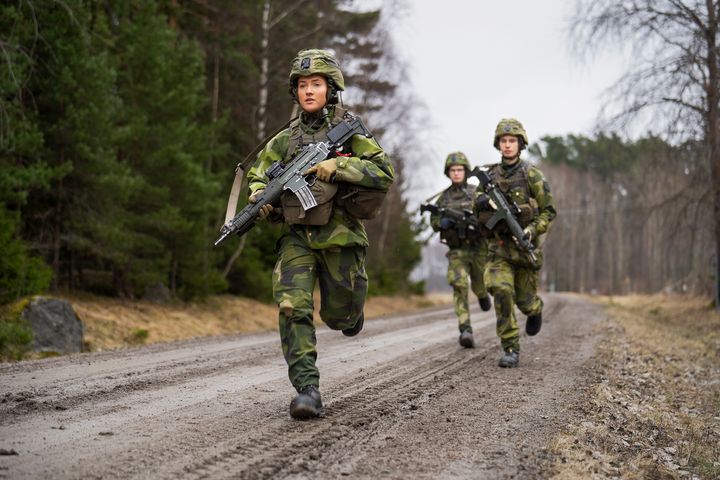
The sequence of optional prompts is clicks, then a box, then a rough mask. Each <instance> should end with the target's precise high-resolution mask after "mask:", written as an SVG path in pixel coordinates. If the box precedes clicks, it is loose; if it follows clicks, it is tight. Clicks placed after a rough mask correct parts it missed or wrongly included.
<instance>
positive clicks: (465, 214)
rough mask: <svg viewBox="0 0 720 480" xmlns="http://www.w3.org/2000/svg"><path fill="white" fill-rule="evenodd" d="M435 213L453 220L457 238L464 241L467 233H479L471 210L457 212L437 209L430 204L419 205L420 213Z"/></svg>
mask: <svg viewBox="0 0 720 480" xmlns="http://www.w3.org/2000/svg"><path fill="white" fill-rule="evenodd" d="M425 212H430V213H437V214H439V215H440V216H442V217H445V218H451V219H453V220H455V228H456V229H457V232H458V237H459V238H460V239H464V238H465V237H466V236H467V231H468V230H470V231H473V232H475V231H480V224H479V223H478V220H477V218H475V216H474V215H473V212H472V211H471V210H462V211H461V210H457V209H455V208H448V207H438V206H437V205H433V204H432V203H425V204H423V205H420V213H421V214H422V213H425Z"/></svg>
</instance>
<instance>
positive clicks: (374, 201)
mask: <svg viewBox="0 0 720 480" xmlns="http://www.w3.org/2000/svg"><path fill="white" fill-rule="evenodd" d="M385 195H387V191H386V190H378V189H377V188H367V187H361V186H358V185H350V184H347V183H346V184H343V187H342V188H341V192H340V193H339V195H338V198H337V203H338V205H340V206H341V207H343V208H344V209H345V211H346V212H347V213H348V214H350V215H351V216H353V217H355V218H359V219H360V220H370V219H372V218H375V217H377V216H378V214H379V213H380V207H382V203H383V201H384V200H385Z"/></svg>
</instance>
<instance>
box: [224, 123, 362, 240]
mask: <svg viewBox="0 0 720 480" xmlns="http://www.w3.org/2000/svg"><path fill="white" fill-rule="evenodd" d="M356 134H359V135H365V136H369V135H370V133H369V132H368V130H367V129H366V128H365V125H363V123H362V120H360V119H359V118H357V117H353V118H350V119H348V120H343V121H342V122H340V123H338V124H337V125H336V126H335V127H333V128H332V129H330V131H329V132H328V133H327V140H325V141H321V142H317V143H312V144H310V145H307V146H305V147H303V149H302V150H301V151H300V152H299V153H298V154H297V155H295V156H294V157H293V158H292V159H291V160H290V161H289V162H288V163H283V162H282V161H277V162H275V163H273V164H272V165H270V166H269V167H268V168H267V170H265V175H266V176H267V178H268V180H269V181H268V183H267V185H266V186H265V189H264V190H263V191H262V193H261V194H260V196H258V197H257V201H256V202H255V203H248V204H247V205H246V206H245V208H243V209H242V210H240V213H238V214H237V215H235V217H234V218H233V219H232V220H230V221H228V222H227V223H226V224H225V225H223V226H222V229H221V230H220V237H219V238H218V239H217V240H215V246H217V245H219V244H220V243H221V242H222V241H223V240H225V239H226V238H227V237H228V236H230V235H231V234H233V233H237V234H238V235H240V236H242V235H245V234H246V233H247V232H248V231H250V229H251V228H253V227H254V226H255V220H256V219H257V217H258V215H259V213H260V208H261V207H262V206H263V205H267V204H273V203H275V202H277V201H278V200H279V199H280V196H281V195H282V193H283V192H284V191H285V190H290V191H291V192H293V193H294V194H295V195H297V197H298V199H299V200H300V204H301V205H302V208H303V210H305V211H307V210H310V209H311V208H313V207H315V206H317V201H315V197H314V196H313V194H312V192H311V191H310V187H311V186H312V185H313V184H314V183H315V180H316V177H315V175H307V176H306V175H305V172H306V171H307V170H308V169H309V168H310V167H313V166H315V165H317V164H318V163H319V162H321V161H323V160H325V159H326V158H327V157H328V155H329V154H330V152H332V151H334V150H336V149H338V148H340V147H341V146H342V145H343V144H344V143H345V142H347V141H348V140H350V138H351V137H352V136H353V135H356Z"/></svg>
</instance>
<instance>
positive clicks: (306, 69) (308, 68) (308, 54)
mask: <svg viewBox="0 0 720 480" xmlns="http://www.w3.org/2000/svg"><path fill="white" fill-rule="evenodd" d="M310 75H322V76H324V77H325V78H326V79H328V83H329V84H330V86H331V87H332V88H331V89H332V90H345V79H344V78H343V74H342V71H340V65H339V64H338V61H337V60H336V59H335V56H334V55H333V54H332V53H330V52H328V51H327V50H320V49H317V48H313V49H309V50H300V51H299V52H298V53H297V55H295V58H293V61H292V63H291V65H290V94H291V95H293V97H294V96H295V89H296V87H297V79H298V78H299V77H307V76H310Z"/></svg>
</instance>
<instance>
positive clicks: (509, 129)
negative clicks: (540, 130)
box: [493, 118, 529, 150]
mask: <svg viewBox="0 0 720 480" xmlns="http://www.w3.org/2000/svg"><path fill="white" fill-rule="evenodd" d="M504 135H515V136H516V137H519V138H521V139H522V141H521V142H520V150H522V149H524V148H525V147H527V144H528V143H529V142H528V136H527V133H526V132H525V127H523V125H522V123H520V121H519V120H516V119H514V118H503V119H502V120H500V123H498V125H497V127H496V128H495V138H494V139H493V146H494V147H495V148H496V149H498V150H500V137H502V136H504Z"/></svg>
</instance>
